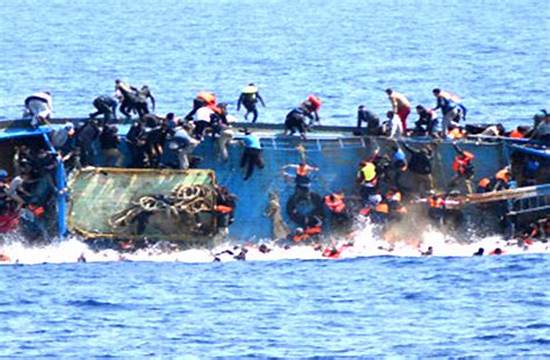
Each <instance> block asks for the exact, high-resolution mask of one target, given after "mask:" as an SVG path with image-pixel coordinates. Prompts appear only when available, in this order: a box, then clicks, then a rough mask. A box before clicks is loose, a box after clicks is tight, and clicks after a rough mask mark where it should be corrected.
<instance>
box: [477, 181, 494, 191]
mask: <svg viewBox="0 0 550 360" xmlns="http://www.w3.org/2000/svg"><path fill="white" fill-rule="evenodd" d="M490 184H491V179H489V178H483V179H481V180H479V183H478V184H477V185H478V186H479V187H480V188H483V189H487V187H488V186H489V185H490Z"/></svg>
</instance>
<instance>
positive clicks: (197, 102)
mask: <svg viewBox="0 0 550 360" xmlns="http://www.w3.org/2000/svg"><path fill="white" fill-rule="evenodd" d="M205 106H207V107H209V108H210V109H213V108H215V107H216V95H214V93H211V92H209V91H200V92H199V93H198V94H197V96H196V97H195V98H194V99H193V108H192V109H191V111H190V112H189V113H188V114H187V115H185V120H187V121H191V120H193V117H194V116H195V113H196V112H197V111H198V110H199V109H200V108H202V107H205ZM208 121H210V120H208Z"/></svg>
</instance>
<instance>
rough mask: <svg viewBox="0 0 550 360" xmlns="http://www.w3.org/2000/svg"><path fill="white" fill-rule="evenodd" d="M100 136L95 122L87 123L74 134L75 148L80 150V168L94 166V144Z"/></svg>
mask: <svg viewBox="0 0 550 360" xmlns="http://www.w3.org/2000/svg"><path fill="white" fill-rule="evenodd" d="M99 134H101V129H100V127H99V124H98V122H97V120H94V119H92V120H89V121H87V122H86V123H85V124H84V125H83V126H82V127H81V128H80V129H78V130H77V132H76V146H77V147H79V148H80V162H81V164H82V166H94V165H95V160H96V159H95V156H96V155H95V150H94V142H95V141H96V140H97V138H98V137H99Z"/></svg>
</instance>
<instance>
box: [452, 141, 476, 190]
mask: <svg viewBox="0 0 550 360" xmlns="http://www.w3.org/2000/svg"><path fill="white" fill-rule="evenodd" d="M453 148H454V149H455V151H456V153H457V155H456V156H455V158H454V161H453V171H454V172H455V175H454V176H453V178H452V179H451V182H450V183H449V187H450V188H452V187H454V186H456V185H457V182H458V181H459V180H463V181H464V183H465V184H466V189H467V190H468V193H469V194H471V193H472V192H473V190H472V183H471V179H472V178H473V177H474V173H475V171H474V164H473V160H474V158H475V157H474V154H472V153H471V152H469V151H464V150H462V149H461V148H460V147H459V146H458V145H457V144H456V142H453Z"/></svg>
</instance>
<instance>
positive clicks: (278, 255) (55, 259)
mask: <svg viewBox="0 0 550 360" xmlns="http://www.w3.org/2000/svg"><path fill="white" fill-rule="evenodd" d="M374 229H375V228H374V227H373V226H372V225H370V224H367V225H366V226H364V228H362V229H360V230H357V231H356V232H354V233H353V234H352V235H350V236H348V237H346V238H340V239H334V240H332V244H333V246H334V247H336V248H338V249H343V250H342V251H341V254H340V256H339V258H340V259H349V258H357V257H369V256H382V255H391V256H422V252H425V251H426V250H427V249H428V247H432V249H433V256H472V254H473V253H474V252H476V251H477V250H478V248H480V247H482V248H484V249H485V254H486V255H487V254H489V253H490V252H491V251H492V250H494V249H496V248H500V249H502V250H503V251H504V254H506V255H507V254H524V253H549V252H550V245H549V244H547V243H542V242H535V243H534V244H533V245H530V246H529V247H527V248H522V247H519V246H517V245H516V244H515V243H514V242H507V241H505V240H504V239H502V238H501V237H499V236H490V237H485V238H481V239H477V240H475V241H473V242H471V243H468V244H462V243H459V242H457V241H456V240H455V239H453V238H452V237H449V236H448V235H445V234H443V233H441V232H439V231H437V230H434V229H428V230H426V231H424V232H423V233H422V234H421V236H420V238H419V239H418V240H415V241H405V240H398V241H395V242H393V243H388V242H386V241H384V240H382V239H380V238H379V237H377V236H376V235H375V233H374ZM19 239H20V238H19V237H17V236H13V235H12V236H4V237H3V239H2V245H0V254H3V255H6V256H7V257H9V259H8V260H7V259H4V260H3V261H2V260H0V264H14V263H19V264H42V263H57V264H58V263H72V262H77V261H78V259H79V257H81V256H82V257H84V258H85V259H86V261H87V262H102V261H103V262H104V261H153V262H184V263H210V262H212V261H214V259H215V257H216V254H219V255H217V257H218V258H219V260H220V261H223V262H225V261H237V260H236V259H235V258H234V256H235V255H237V254H238V253H239V252H240V251H241V249H242V246H240V247H238V248H237V249H234V246H235V245H234V244H231V243H225V244H223V245H219V246H217V247H216V248H214V249H189V250H179V251H163V250H161V249H159V248H156V247H152V248H146V249H140V250H137V251H135V252H132V253H127V252H119V251H116V250H112V249H107V250H101V251H94V250H92V249H91V248H90V247H88V245H87V244H86V243H85V242H84V241H82V240H81V239H79V238H78V237H69V238H68V239H65V240H62V241H59V240H55V241H53V242H52V243H51V244H48V245H43V246H39V245H36V246H28V245H26V244H25V243H23V242H21V241H20V240H19ZM349 243H353V246H345V244H349ZM265 244H266V245H267V246H268V248H269V249H271V251H269V252H268V253H262V252H260V251H259V249H258V245H244V248H245V249H246V250H247V253H246V260H247V261H276V260H292V259H299V260H311V259H327V258H326V257H323V254H322V249H321V250H318V249H315V248H314V246H312V245H297V246H292V247H290V248H285V247H283V246H279V245H277V244H274V243H272V242H265ZM323 248H326V245H324V246H323ZM226 250H229V251H231V252H232V253H233V255H231V254H229V253H227V252H226ZM331 260H332V259H331Z"/></svg>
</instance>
